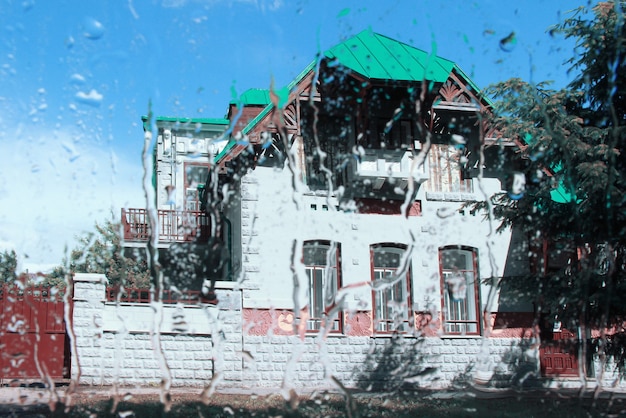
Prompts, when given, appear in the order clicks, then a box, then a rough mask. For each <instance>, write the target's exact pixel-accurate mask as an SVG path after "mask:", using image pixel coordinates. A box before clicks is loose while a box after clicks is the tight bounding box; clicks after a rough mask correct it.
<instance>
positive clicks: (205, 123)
mask: <svg viewBox="0 0 626 418" xmlns="http://www.w3.org/2000/svg"><path fill="white" fill-rule="evenodd" d="M141 121H142V122H143V129H144V131H149V130H150V126H148V116H145V115H144V116H142V117H141ZM154 121H155V123H157V124H160V123H179V124H181V125H183V126H188V125H196V124H201V125H202V127H203V130H205V129H204V128H205V127H209V128H210V127H211V125H212V127H219V129H218V130H222V131H223V130H225V129H226V127H227V126H228V125H229V124H230V121H229V120H228V119H224V118H180V117H170V116H157V117H156V118H155V119H154ZM194 129H195V126H194Z"/></svg>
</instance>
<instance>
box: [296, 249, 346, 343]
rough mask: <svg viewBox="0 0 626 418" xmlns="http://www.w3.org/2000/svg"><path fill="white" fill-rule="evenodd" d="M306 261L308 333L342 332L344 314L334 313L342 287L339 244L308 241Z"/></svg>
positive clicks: (304, 256)
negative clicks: (323, 329)
mask: <svg viewBox="0 0 626 418" xmlns="http://www.w3.org/2000/svg"><path fill="white" fill-rule="evenodd" d="M303 262H304V267H305V270H306V275H307V279H308V304H307V313H308V316H307V331H319V330H320V329H322V327H324V328H325V329H326V330H329V331H334V332H340V331H341V312H340V311H337V313H334V314H332V312H330V311H332V309H331V308H332V306H333V305H334V303H335V296H336V295H337V289H339V287H340V286H341V283H340V280H341V278H340V272H341V256H340V246H339V244H338V243H334V242H329V241H306V242H304V244H303Z"/></svg>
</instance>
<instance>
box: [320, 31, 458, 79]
mask: <svg viewBox="0 0 626 418" xmlns="http://www.w3.org/2000/svg"><path fill="white" fill-rule="evenodd" d="M324 56H325V57H326V58H328V59H331V60H337V62H338V63H340V64H341V65H343V66H344V67H347V68H349V69H351V70H352V71H355V72H357V73H359V74H361V75H362V76H364V77H366V78H369V79H373V80H398V81H423V80H425V79H426V80H430V81H434V82H441V83H443V82H444V81H446V80H447V79H448V76H449V75H450V72H451V71H452V69H453V68H454V67H455V64H454V62H452V61H450V60H447V59H445V58H441V57H438V56H436V55H434V54H429V53H427V52H425V51H422V50H421V49H417V48H414V47H412V46H410V45H407V44H405V43H402V42H399V41H396V40H394V39H391V38H388V37H386V36H384V35H380V34H378V33H375V32H372V31H371V30H369V29H368V30H364V31H362V32H360V33H359V34H357V35H356V36H353V37H352V38H349V39H347V40H345V41H343V42H342V43H340V44H338V45H335V46H334V47H332V48H331V49H329V50H328V51H326V52H325V53H324Z"/></svg>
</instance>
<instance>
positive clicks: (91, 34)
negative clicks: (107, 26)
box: [83, 17, 104, 40]
mask: <svg viewBox="0 0 626 418" xmlns="http://www.w3.org/2000/svg"><path fill="white" fill-rule="evenodd" d="M83 30H84V32H83V35H85V38H87V39H93V40H96V39H100V38H102V36H103V35H104V26H103V25H102V23H100V22H98V21H97V20H96V19H94V18H91V17H88V18H86V19H85V20H84V22H83Z"/></svg>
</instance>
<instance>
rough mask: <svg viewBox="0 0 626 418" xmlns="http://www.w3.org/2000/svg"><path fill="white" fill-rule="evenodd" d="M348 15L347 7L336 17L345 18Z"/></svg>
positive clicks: (348, 9)
mask: <svg viewBox="0 0 626 418" xmlns="http://www.w3.org/2000/svg"><path fill="white" fill-rule="evenodd" d="M349 14H350V8H349V7H347V8H345V9H343V10H341V11H340V12H339V14H338V15H337V18H340V17H344V16H347V15H349Z"/></svg>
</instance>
